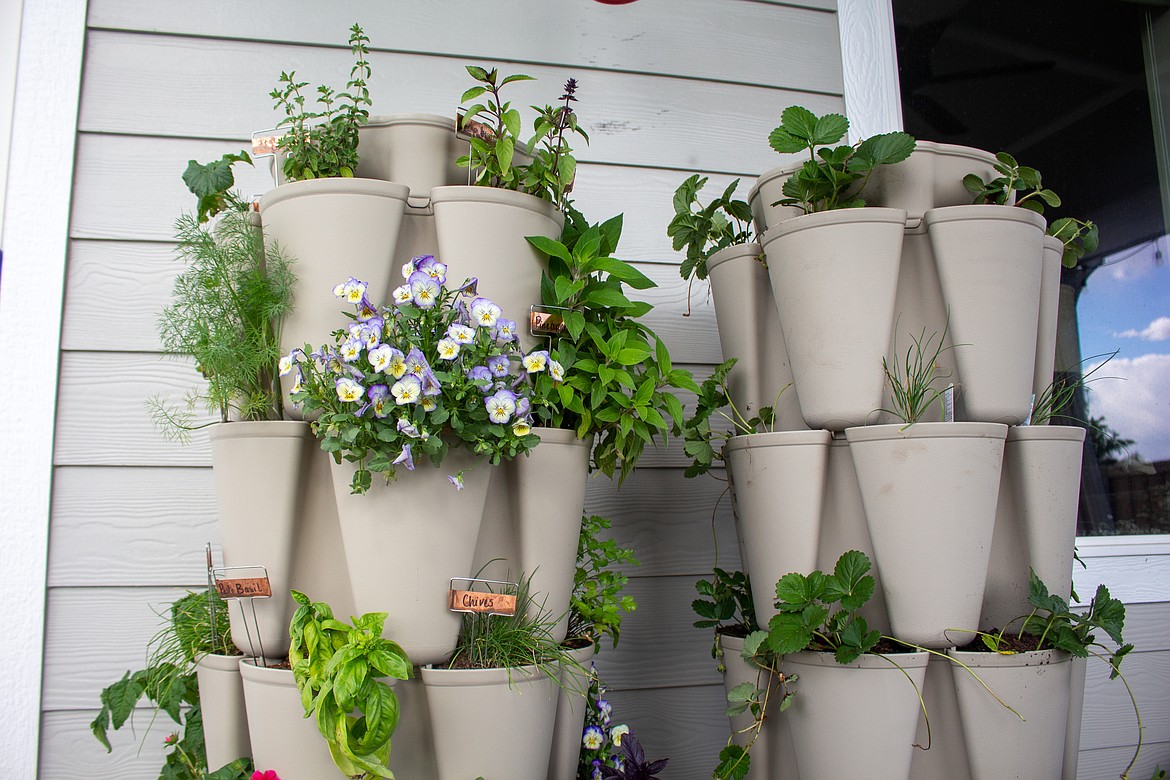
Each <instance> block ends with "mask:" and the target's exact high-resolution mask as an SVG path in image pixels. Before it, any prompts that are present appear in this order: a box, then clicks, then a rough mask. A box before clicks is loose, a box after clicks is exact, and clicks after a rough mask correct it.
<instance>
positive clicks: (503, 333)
mask: <svg viewBox="0 0 1170 780" xmlns="http://www.w3.org/2000/svg"><path fill="white" fill-rule="evenodd" d="M492 335H493V336H495V337H496V338H497V339H499V340H500V341H503V342H505V343H506V342H509V341H512V340H513V339H515V338H516V323H515V322H514V321H513V320H508V319H504V318H503V317H500V318H499V319H498V320H496V326H495V328H493V329H492Z"/></svg>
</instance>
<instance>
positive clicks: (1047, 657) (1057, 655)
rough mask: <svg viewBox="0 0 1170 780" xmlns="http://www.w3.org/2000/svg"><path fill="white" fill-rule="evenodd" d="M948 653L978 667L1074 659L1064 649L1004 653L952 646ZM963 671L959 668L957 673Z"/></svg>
mask: <svg viewBox="0 0 1170 780" xmlns="http://www.w3.org/2000/svg"><path fill="white" fill-rule="evenodd" d="M947 655H948V656H950V657H951V658H954V659H955V660H957V661H962V662H963V663H965V664H966V665H967V666H970V667H974V668H977V669H991V668H1019V667H1023V666H1050V665H1055V664H1063V663H1068V662H1069V661H1071V660H1072V654H1071V653H1067V652H1065V651H1064V650H1029V651H1027V652H1023V653H1011V654H1008V655H1004V654H1002V653H993V652H984V651H981V650H957V649H956V648H953V647H952V648H948V649H947ZM961 671H962V670H958V671H957V672H956V674H958V673H960V672H961Z"/></svg>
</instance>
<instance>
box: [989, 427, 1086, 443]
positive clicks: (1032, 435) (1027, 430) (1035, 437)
mask: <svg viewBox="0 0 1170 780" xmlns="http://www.w3.org/2000/svg"><path fill="white" fill-rule="evenodd" d="M1007 440H1008V441H1009V442H1011V441H1075V442H1083V441H1084V440H1085V429H1084V428H1082V427H1080V426H1079V425H1016V426H1013V427H1011V428H1008V434H1007Z"/></svg>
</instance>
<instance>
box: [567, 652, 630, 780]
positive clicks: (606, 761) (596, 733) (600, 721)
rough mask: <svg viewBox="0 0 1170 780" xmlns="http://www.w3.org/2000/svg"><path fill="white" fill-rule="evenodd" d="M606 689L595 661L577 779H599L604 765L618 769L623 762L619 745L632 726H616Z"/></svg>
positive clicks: (591, 673) (622, 724) (586, 708)
mask: <svg viewBox="0 0 1170 780" xmlns="http://www.w3.org/2000/svg"><path fill="white" fill-rule="evenodd" d="M605 691H606V688H605V684H604V683H603V682H602V681H601V678H600V677H599V676H598V674H597V664H595V663H591V664H590V665H589V691H588V692H587V694H586V704H585V728H584V729H582V735H581V752H580V754H579V756H578V763H577V774H576V779H577V780H596V778H598V777H600V776H601V767H602V766H608V767H614V768H616V767H617V765H618V762H619V761H620V758H619V756H618V748H620V747H621V744H622V739H623V738H624V737H625V736H626V735H627V734H629V733H630V727H629V726H627V725H625V724H624V723H620V724H617V725H613V705H612V704H610V702H609V700H607V699H606V698H605Z"/></svg>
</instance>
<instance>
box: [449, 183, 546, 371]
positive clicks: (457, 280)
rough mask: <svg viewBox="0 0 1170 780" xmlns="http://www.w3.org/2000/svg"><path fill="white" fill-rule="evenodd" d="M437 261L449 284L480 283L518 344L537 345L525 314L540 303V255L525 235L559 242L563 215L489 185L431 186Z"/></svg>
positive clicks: (536, 200)
mask: <svg viewBox="0 0 1170 780" xmlns="http://www.w3.org/2000/svg"><path fill="white" fill-rule="evenodd" d="M431 207H432V208H433V209H434V213H435V230H436V233H437V237H438V242H439V253H438V257H439V259H440V260H441V261H442V262H444V263H446V264H447V280H448V286H451V287H458V286H459V285H461V284H462V283H463V280H464V279H465V278H468V277H473V276H474V277H478V278H479V279H480V280H482V284H480V286H479V292H480V294H481V295H484V296H486V297H487V298H490V299H491V300H492V301H494V302H495V303H496V304H498V305H499V306H500V307H501V308H502V309H503V311H504V316H505V317H507V318H508V319H510V320H515V321H516V322H517V323H518V324H519V325H520V327H519V328H518V330H519V334H518V335H519V336H520V343H521V344H522V345H523V346H524V350H525V351H528V350H530V349H532V348H533V347H535V346H536V344H537V341H536V339H535V337H533V336H531V335H529V333H528V326H527V321H528V311H529V307H530V306H532V305H533V304H539V303H540V274H541V271H542V270H543V269H544V268H545V261H544V257H543V256H542V255H541V253H540V252H538V251H537V250H536V248H535V247H533V246H532V245H531V244H529V243H528V242H527V241H525V240H524V239H525V236H544V237H546V238H553V239H555V238H559V237H560V235H561V228H562V226H563V225H564V221H565V218H564V215H563V214H561V212H560V211H559V210H557V208H556V206H554V205H552V204H551V203H548V202H546V201H543V200H541V199H540V198H537V197H535V196H533V195H528V194H525V193H522V192H511V191H508V190H500V189H495V188H493V187H469V186H452V187H435V188H434V189H432V190H431Z"/></svg>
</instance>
